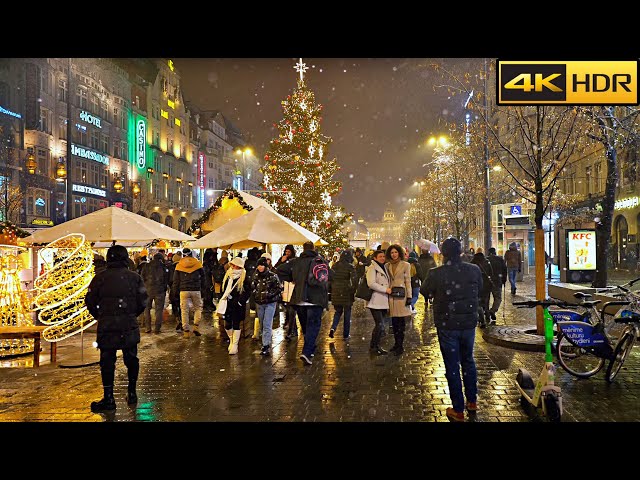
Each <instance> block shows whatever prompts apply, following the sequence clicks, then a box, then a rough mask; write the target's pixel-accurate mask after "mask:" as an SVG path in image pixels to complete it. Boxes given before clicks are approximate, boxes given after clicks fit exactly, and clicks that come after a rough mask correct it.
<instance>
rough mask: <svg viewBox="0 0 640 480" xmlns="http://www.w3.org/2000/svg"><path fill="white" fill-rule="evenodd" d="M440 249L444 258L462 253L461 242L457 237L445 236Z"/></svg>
mask: <svg viewBox="0 0 640 480" xmlns="http://www.w3.org/2000/svg"><path fill="white" fill-rule="evenodd" d="M440 251H441V252H442V255H443V256H444V257H446V258H455V257H459V256H460V254H461V253H462V244H461V243H460V240H458V239H457V238H447V239H446V240H445V241H444V242H442V247H441V248H440Z"/></svg>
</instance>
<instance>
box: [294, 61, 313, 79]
mask: <svg viewBox="0 0 640 480" xmlns="http://www.w3.org/2000/svg"><path fill="white" fill-rule="evenodd" d="M293 68H294V70H295V71H296V72H298V73H300V81H301V82H304V72H306V71H307V70H309V67H307V65H306V64H304V63H302V59H300V61H299V62H298V63H296V66H295V67H293Z"/></svg>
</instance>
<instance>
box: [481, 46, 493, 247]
mask: <svg viewBox="0 0 640 480" xmlns="http://www.w3.org/2000/svg"><path fill="white" fill-rule="evenodd" d="M483 73H484V84H483V87H484V95H483V100H482V103H483V108H484V184H485V188H486V190H487V193H486V195H485V197H484V223H485V226H484V249H485V251H487V252H488V251H489V249H490V248H491V200H490V199H489V187H490V186H491V184H490V182H489V119H488V118H487V115H488V113H489V112H488V111H487V110H488V109H487V59H486V58H485V59H484V72H483Z"/></svg>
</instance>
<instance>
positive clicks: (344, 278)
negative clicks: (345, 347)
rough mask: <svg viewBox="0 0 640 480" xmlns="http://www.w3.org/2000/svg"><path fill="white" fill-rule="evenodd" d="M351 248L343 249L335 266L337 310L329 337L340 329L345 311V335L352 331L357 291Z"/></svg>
mask: <svg viewBox="0 0 640 480" xmlns="http://www.w3.org/2000/svg"><path fill="white" fill-rule="evenodd" d="M351 252H352V250H351V249H349V248H348V249H346V250H343V251H342V253H341V254H340V260H338V261H337V262H336V263H335V265H334V266H333V268H332V269H331V270H332V272H333V273H332V275H331V277H330V278H331V304H332V305H333V308H334V310H335V313H334V315H333V323H332V324H331V330H329V338H333V335H334V333H335V331H336V330H337V329H338V324H339V323H340V317H341V316H342V314H343V312H344V326H343V337H344V339H345V340H347V339H348V338H349V334H350V332H351V306H352V305H353V301H354V294H355V291H356V287H357V285H358V284H357V283H356V269H355V267H354V266H353V254H352V253H351Z"/></svg>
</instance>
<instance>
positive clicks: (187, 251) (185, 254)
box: [182, 248, 192, 257]
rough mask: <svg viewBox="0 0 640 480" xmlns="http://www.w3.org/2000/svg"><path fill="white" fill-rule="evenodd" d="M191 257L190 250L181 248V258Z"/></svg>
mask: <svg viewBox="0 0 640 480" xmlns="http://www.w3.org/2000/svg"><path fill="white" fill-rule="evenodd" d="M191 255H192V253H191V249H190V248H183V249H182V256H183V257H190V256H191Z"/></svg>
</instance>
